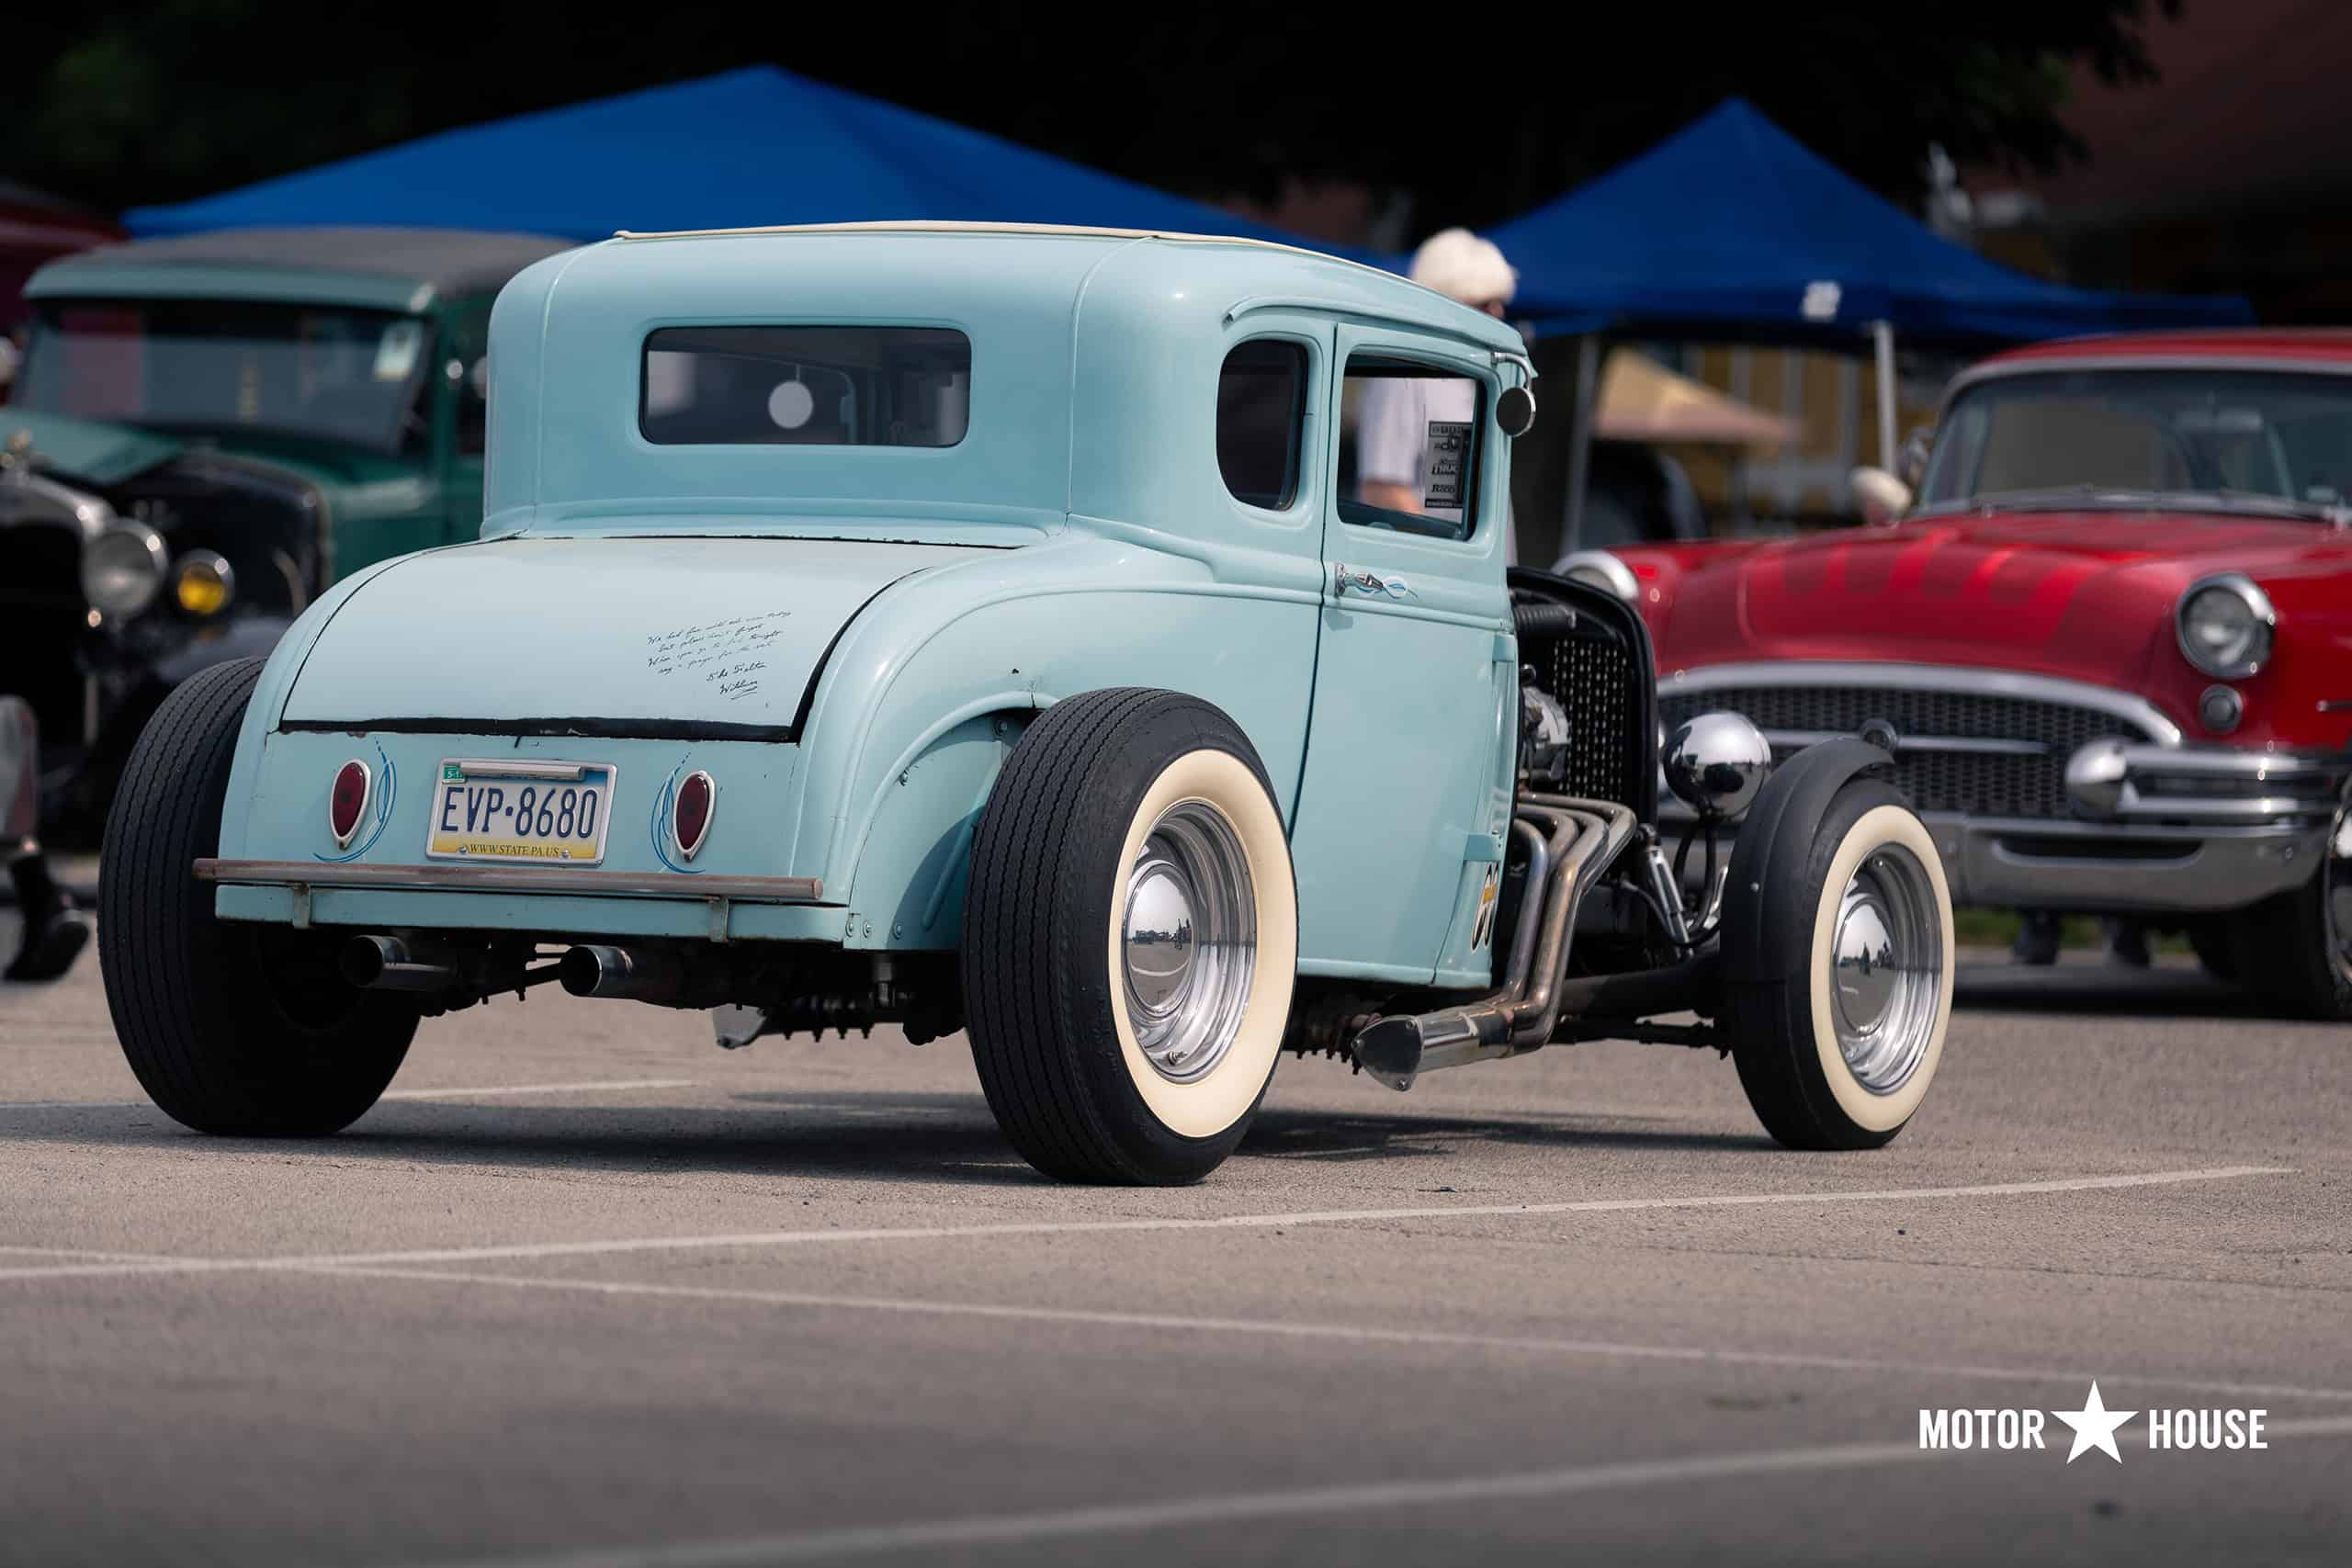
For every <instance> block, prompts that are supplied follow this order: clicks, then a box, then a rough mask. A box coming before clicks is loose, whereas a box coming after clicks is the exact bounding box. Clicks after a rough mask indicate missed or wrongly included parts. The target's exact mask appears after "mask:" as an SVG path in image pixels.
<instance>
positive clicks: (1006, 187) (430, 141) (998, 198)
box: [124, 65, 1365, 259]
mask: <svg viewBox="0 0 2352 1568" xmlns="http://www.w3.org/2000/svg"><path fill="white" fill-rule="evenodd" d="M902 218H903V219H926V220H987V221H1000V222H1026V223H1070V224H1081V225H1090V226H1095V227H1103V228H1120V229H1157V230H1166V231H1185V232H1193V233H1201V232H1206V233H1219V234H1239V235H1243V236H1246V237H1249V238H1253V239H1264V240H1275V241H1282V242H1284V243H1303V242H1299V241H1297V240H1295V239H1294V238H1293V237H1292V236H1290V235H1286V234H1283V233H1282V232H1281V231H1276V230H1272V229H1269V228H1266V227H1264V226H1262V225H1259V224H1253V223H1250V222H1247V221H1244V220H1241V219H1238V218H1236V217H1234V216H1232V215H1231V214H1229V213H1227V212H1225V211H1222V210H1221V209H1216V208H1214V207H1209V206H1206V205H1204V204H1202V203H1199V202H1193V201H1188V200H1186V199H1184V198H1183V197H1175V196H1170V195H1168V194H1167V193H1166V192H1164V191H1158V190H1154V189H1152V188H1151V187H1149V186H1141V185H1136V184H1134V183H1133V182H1131V181H1128V180H1123V179H1120V178H1118V177H1116V176H1115V175H1106V174H1103V173H1101V172H1100V171H1098V170H1094V169H1090V168H1086V167H1084V166H1083V165H1080V164H1072V163H1069V162H1066V161H1065V160H1063V159H1060V158H1057V157H1054V156H1052V155H1050V154H1048V153H1045V152H1035V151H1034V150H1032V149H1030V148H1026V147H1022V146H1018V145H1016V144H1014V143H1012V142H1010V141H1003V140H1001V139H1000V138H998V137H994V136H989V135H987V134H985V133H983V132H980V131H977V130H968V129H967V128H965V127H963V126H960V125H953V124H950V123H948V122H947V121H945V120H940V119H933V118H931V117H929V116H927V115H922V114H917V113H916V112H914V111H913V110H911V109H907V108H901V107H899V106H898V105H896V104H889V103H884V102H881V101H880V100H878V99H875V98H867V97H861V96H858V95H857V94H854V93H849V92H844V91H842V89H840V88H838V87H831V86H827V85H825V84H823V83H821V82H812V81H810V80H809V79H808V78H807V77H804V76H796V75H794V74H792V73H790V72H786V71H781V70H778V69H776V68H775V67H774V66H769V65H757V66H751V67H747V68H745V69H743V70H740V71H729V72H727V73H723V74H720V75H717V76H709V77H704V78H702V79H699V80H696V81H691V82H681V83H675V84H673V85H669V86H663V87H650V88H647V89H645V90H643V91H641V92H634V93H624V94H621V95H619V96H616V97H609V98H600V99H595V100H594V101H591V102H588V103H583V104H571V105H568V106H566V107H562V108H555V109H548V110H544V111H541V112H539V113H536V114H526V115H517V116H515V117H514V118H510V119H501V120H493V121H491V122H489V123H487V124H483V125H473V126H466V127H463V128H461V129H459V130H449V131H443V132H441V133H440V134H438V135H435V136H427V137H423V138H420V139H419V140H417V141H409V142H403V143H401V145H399V146H396V147H388V148H385V149H382V150H381V151H379V152H367V153H362V154H360V155H359V156H357V157H355V158H346V159H344V160H342V161H341V162H339V163H334V164H323V165H322V166H320V167H318V168H315V169H305V170H303V171H301V172H300V173H299V174H292V175H281V176H279V177H278V178H277V179H270V180H263V181H261V182H259V183H258V184H255V185H250V186H244V187H243V188H242V189H238V190H232V191H226V192H223V193H221V194H220V195H217V196H209V197H200V198H198V199H197V200H194V201H185V202H180V203H177V204H175V205H172V206H165V207H140V208H133V209H131V210H130V212H128V213H126V214H124V224H125V226H126V227H127V228H129V229H130V231H131V232H132V233H133V234H136V235H141V236H145V235H153V234H181V233H187V232H191V231H198V230H210V229H243V228H260V227H271V226H276V225H281V224H314V223H334V224H415V225H420V226H425V227H431V228H442V229H489V230H502V231H526V232H531V233H538V234H551V235H557V236H560V237H568V238H571V239H577V240H583V241H585V240H599V239H603V238H605V237H606V236H608V235H610V234H611V233H613V232H614V231H616V230H618V229H637V230H662V229H711V228H733V227H738V226H744V227H748V226H753V225H760V224H786V223H826V222H847V221H854V220H870V219H902ZM1323 248H1327V249H1328V248H1329V247H1323ZM1357 259H1365V258H1361V257H1359V258H1357Z"/></svg>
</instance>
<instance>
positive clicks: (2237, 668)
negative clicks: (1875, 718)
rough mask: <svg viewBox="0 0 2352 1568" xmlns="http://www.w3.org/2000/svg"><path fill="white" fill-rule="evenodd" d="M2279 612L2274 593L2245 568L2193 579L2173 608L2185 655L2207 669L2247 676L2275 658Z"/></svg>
mask: <svg viewBox="0 0 2352 1568" xmlns="http://www.w3.org/2000/svg"><path fill="white" fill-rule="evenodd" d="M2277 629H2278V612H2277V611H2276V610H2274V609H2272V608H2271V607H2270V595H2268V594H2267V593H2265V592H2263V591H2262V590H2261V589H2259V588H2257V587H2256V586H2255V584H2254V580H2253V579H2251V578H2249V577H2246V576H2245V575H2244V574H2242V573H2239V572H2234V571H2225V572H2222V573H2221V574H2220V575H2218V576H2214V577H2200V578H2199V579H2198V580H2197V581H2194V582H2192V583H2190V584H2189V585H2188V589H2187V591H2186V592H2183V593H2182V594H2181V596H2180V604H2178V606H2177V607H2176V608H2175V609H2174V611H2173V635H2174V636H2175V637H2177V639H2178V641H2179V643H2180V656H2181V657H2182V658H2183V659H2186V660H2188V662H2189V663H2191V664H2193V665H2195V666H2196V667H2197V668H2198V669H2199V670H2201V671H2204V672H2205V673H2206V674H2208V675H2211V676H2215V677H2217V678H2219V679H2221V680H2223V681H2242V680H2244V679H2245V678H2246V677H2247V676H2249V675H2254V674H2257V673H2259V672H2260V671H2261V670H2262V667H2263V666H2264V665H2266V664H2267V663H2268V662H2269V661H2270V644H2271V638H2272V636H2273V634H2274V633H2275V632H2276V631H2277Z"/></svg>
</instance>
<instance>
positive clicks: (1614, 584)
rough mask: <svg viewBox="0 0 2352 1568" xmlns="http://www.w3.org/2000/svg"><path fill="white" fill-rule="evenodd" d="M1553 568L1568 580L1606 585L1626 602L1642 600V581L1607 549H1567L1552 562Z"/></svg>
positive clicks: (1633, 602) (1604, 586)
mask: <svg viewBox="0 0 2352 1568" xmlns="http://www.w3.org/2000/svg"><path fill="white" fill-rule="evenodd" d="M1552 570H1553V571H1554V572H1555V573H1556V574H1557V575H1559V576H1561V577H1565V578H1566V579H1567V580H1568V581H1571V582H1586V583H1590V584H1591V585H1592V586H1593V587H1595V588H1605V589H1607V590H1608V591H1609V592H1611V593H1614V594H1615V595H1617V597H1618V598H1620V599H1623V601H1625V603H1626V604H1640V603H1641V602H1642V585H1641V583H1640V581H1638V580H1636V579H1635V578H1634V569H1633V568H1632V567H1630V566H1627V565H1626V564H1625V563H1624V562H1623V561H1622V560H1619V559H1618V558H1616V557H1615V556H1613V555H1611V554H1610V553H1609V552H1608V551H1607V550H1570V551H1569V552H1568V553H1567V554H1566V555H1564V556H1562V557H1561V558H1559V559H1558V560H1557V561H1555V562H1554V563H1553V566H1552Z"/></svg>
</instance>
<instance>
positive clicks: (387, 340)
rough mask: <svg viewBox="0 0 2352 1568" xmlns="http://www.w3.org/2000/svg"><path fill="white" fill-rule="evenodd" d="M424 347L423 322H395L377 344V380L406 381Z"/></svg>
mask: <svg viewBox="0 0 2352 1568" xmlns="http://www.w3.org/2000/svg"><path fill="white" fill-rule="evenodd" d="M423 349H424V322H423V321H394V322H393V323H392V324H391V325H390V326H388V327H386V328H385V329H384V335H383V337H382V338H380V339H379V340H378V342H377V344H376V379H377V380H379V381H405V380H407V379H408V378H409V374H410V372H412V371H413V370H414V369H415V368H416V356H417V355H418V353H419V352H420V351H422V350H423Z"/></svg>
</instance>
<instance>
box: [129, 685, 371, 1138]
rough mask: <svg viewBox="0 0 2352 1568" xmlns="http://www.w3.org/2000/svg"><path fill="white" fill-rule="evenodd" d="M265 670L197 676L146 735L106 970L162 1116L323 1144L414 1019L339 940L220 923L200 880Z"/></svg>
mask: <svg viewBox="0 0 2352 1568" xmlns="http://www.w3.org/2000/svg"><path fill="white" fill-rule="evenodd" d="M261 667H262V661H261V660H258V659H247V660H237V661H236V662H233V663H229V664H218V665H215V666H213V667H212V668H211V669H209V670H206V671H201V672H200V673H198V674H197V675H194V676H192V677H190V678H189V680H188V681H187V683H186V684H184V685H182V686H180V687H179V688H178V689H177V690H176V691H175V692H174V693H173V694H171V696H170V697H169V698H167V699H165V701H164V705H163V706H162V707H160V708H158V709H157V710H156V711H155V716H154V717H153V719H151V720H149V721H148V725H147V728H146V730H145V732H144V733H143V734H141V736H140V738H139V744H138V745H137V746H136V747H135V748H134V749H133V750H132V751H131V753H130V766H129V767H128V768H127V769H125V770H124V773H123V778H122V784H121V787H120V789H119V791H118V792H117V793H116V795H115V800H114V808H113V810H112V811H111V812H110V813H109V814H108V816H107V834H106V841H105V854H104V858H103V859H102V860H101V862H100V863H99V869H98V875H99V885H98V886H99V898H98V908H99V910H100V913H101V917H102V918H101V919H99V921H98V966H99V969H100V970H101V972H102V973H103V974H104V976H105V978H106V987H107V1010H108V1011H110V1012H111V1013H112V1014H113V1015H114V1027H115V1033H116V1034H117V1035H118V1036H119V1037H120V1039H121V1041H122V1054H123V1055H124V1056H125V1057H127V1058H128V1059H129V1060H130V1070H131V1071H132V1072H133V1073H135V1074H137V1075H138V1077H139V1082H140V1084H141V1087H142V1088H144V1089H146V1090H147V1093H148V1095H149V1096H150V1097H151V1098H152V1099H153V1100H154V1101H155V1103H156V1105H157V1106H159V1107H161V1108H162V1110H163V1111H164V1113H165V1114H166V1115H168V1116H170V1117H171V1118H172V1119H173V1120H174V1121H175V1122H181V1123H183V1124H184V1125H186V1126H189V1127H193V1128H195V1129H196V1130H197V1131H198V1132H199V1133H220V1134H232V1135H235V1136H243V1137H315V1136H319V1135H322V1134H328V1133H334V1132H338V1131H340V1130H341V1129H342V1128H344V1127H345V1126H346V1125H348V1124H349V1123H351V1122H354V1121H356V1120H357V1119H358V1118H359V1116H360V1115H361V1114H362V1113H363V1112H365V1111H367V1110H368V1107H369V1106H371V1105H373V1104H375V1103H376V1099H377V1097H378V1096H379V1095H380V1094H382V1093H383V1091H384V1088H385V1086H386V1085H387V1084H389V1083H390V1082H391V1079H392V1075H393V1074H394V1073H395V1072H397V1071H398V1070H399V1069H400V1065H401V1058H402V1057H403V1056H404V1055H407V1053H408V1046H409V1041H410V1039H411V1037H412V1036H413V1035H414V1034H415V1032H416V1021H417V1010H416V1004H415V1002H414V1001H413V1000H410V999H407V998H401V997H400V996H398V995H396V994H393V993H389V992H384V991H362V990H356V989H354V988H353V987H352V986H351V985H350V984H349V983H348V982H346V981H345V979H344V978H343V976H341V975H340V974H338V973H337V972H336V970H335V965H334V937H333V936H332V934H331V933H329V932H327V931H295V930H293V929H291V928H289V927H285V926H270V925H251V924H240V923H237V922H233V921H229V920H223V919H220V918H219V917H218V916H217V915H215V914H214V913H213V912H212V891H213V890H212V888H211V887H210V886H208V885H206V884H204V883H200V882H198V881H197V879H196V875H195V863H196V862H197V860H198V859H199V858H201V857H203V856H206V855H211V854H215V853H217V852H219V846H220V813H221V807H222V804H223V802H224V801H225V800H226V798H227V796H228V791H229V770H230V764H231V762H232V761H233V759H234V757H235V754H236V749H237V731H238V729H239V728H240V726H241V724H242V723H243V718H244V712H245V704H246V702H247V700H248V699H249V698H250V697H251V696H252V695H253V689H254V682H256V681H258V680H259V679H260V678H261ZM321 819H322V820H323V819H324V814H323V812H322V814H321Z"/></svg>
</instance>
